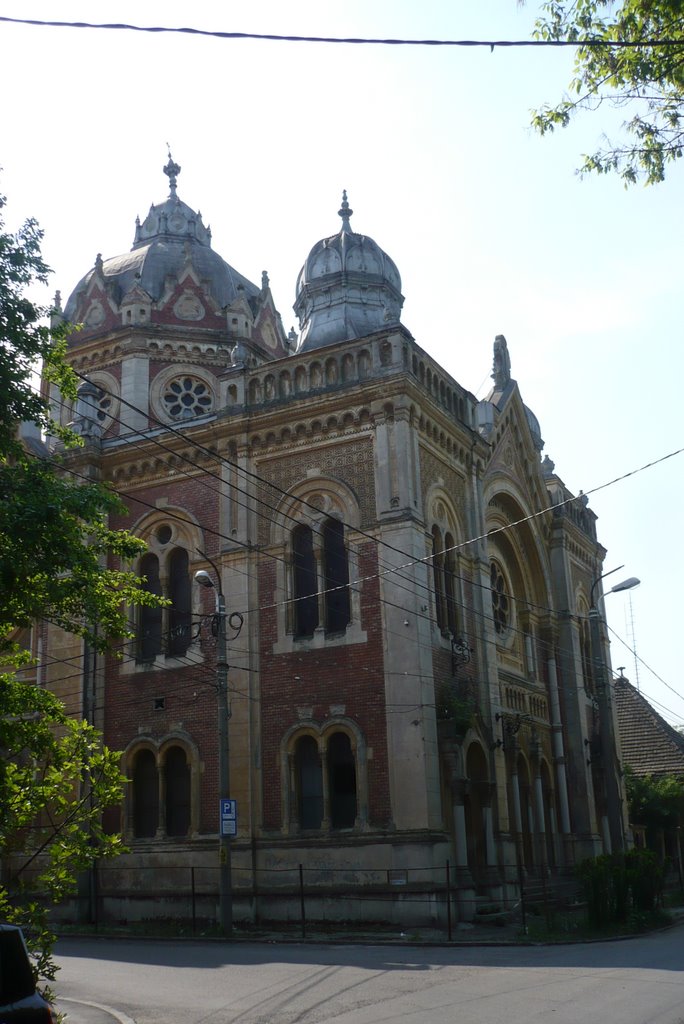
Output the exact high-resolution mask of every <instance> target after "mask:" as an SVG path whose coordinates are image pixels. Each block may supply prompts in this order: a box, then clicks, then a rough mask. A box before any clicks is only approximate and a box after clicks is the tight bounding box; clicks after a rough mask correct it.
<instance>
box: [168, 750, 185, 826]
mask: <svg viewBox="0 0 684 1024" xmlns="http://www.w3.org/2000/svg"><path fill="white" fill-rule="evenodd" d="M189 828H190V766H189V765H188V760H187V757H186V756H185V751H184V750H183V748H182V747H171V749H170V750H169V752H168V753H167V755H166V834H167V836H186V835H187V834H188V830H189Z"/></svg>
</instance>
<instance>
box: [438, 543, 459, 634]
mask: <svg viewBox="0 0 684 1024" xmlns="http://www.w3.org/2000/svg"><path fill="white" fill-rule="evenodd" d="M432 572H433V577H434V587H435V616H436V618H437V626H438V628H439V629H440V631H441V632H442V633H447V632H449V633H451V635H452V636H454V637H455V636H456V635H457V633H458V606H457V602H456V554H455V542H454V538H453V537H452V535H451V534H450V533H446V534H445V535H444V537H442V531H441V530H440V528H439V527H438V526H433V528H432Z"/></svg>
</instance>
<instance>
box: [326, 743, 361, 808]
mask: <svg viewBox="0 0 684 1024" xmlns="http://www.w3.org/2000/svg"><path fill="white" fill-rule="evenodd" d="M328 786H329V797H330V825H331V827H332V828H353V827H354V822H355V821H356V764H355V762H354V753H353V751H352V748H351V743H350V742H349V737H348V736H347V734H346V733H344V732H336V733H333V735H332V736H331V737H330V741H329V743H328Z"/></svg>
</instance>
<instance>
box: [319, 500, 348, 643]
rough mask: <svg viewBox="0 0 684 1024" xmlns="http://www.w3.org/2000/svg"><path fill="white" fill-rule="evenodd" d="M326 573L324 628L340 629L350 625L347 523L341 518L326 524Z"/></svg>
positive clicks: (324, 538)
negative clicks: (345, 541) (345, 532)
mask: <svg viewBox="0 0 684 1024" xmlns="http://www.w3.org/2000/svg"><path fill="white" fill-rule="evenodd" d="M323 574H324V589H325V628H326V631H327V632H328V633H341V632H342V631H343V630H344V629H346V628H347V626H348V625H349V619H350V610H349V566H348V564H347V552H346V549H345V546H344V526H343V524H342V523H341V522H340V521H339V520H338V519H326V521H325V523H324V524H323Z"/></svg>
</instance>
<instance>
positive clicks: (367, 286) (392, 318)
mask: <svg viewBox="0 0 684 1024" xmlns="http://www.w3.org/2000/svg"><path fill="white" fill-rule="evenodd" d="M353 212H354V211H353V210H351V209H350V208H349V203H348V202H347V193H346V192H343V193H342V207H341V209H340V210H339V215H340V217H341V218H342V228H341V229H340V232H339V234H337V235H332V236H331V237H330V238H324V239H322V240H321V241H320V242H317V243H316V245H314V247H313V249H312V250H311V252H310V253H309V255H308V258H307V260H306V263H305V264H304V266H303V267H302V269H301V270H300V272H299V277H298V279H297V297H296V300H295V304H294V311H295V313H296V314H297V317H298V318H299V325H300V331H301V339H302V340H301V345H300V351H303V352H305V351H309V350H311V349H316V348H324V347H325V346H326V345H335V344H337V342H340V341H353V340H354V339H356V338H363V337H365V336H366V335H367V334H372V333H373V332H374V331H380V330H383V329H385V328H387V327H388V326H389V325H391V324H397V323H399V317H400V313H401V307H402V305H403V303H404V297H403V295H402V294H401V278H400V276H399V271H398V270H397V268H396V265H395V264H394V262H393V261H392V260H391V259H390V258H389V256H388V255H387V253H386V252H383V250H382V249H381V248H380V246H379V245H378V244H377V242H374V241H373V239H372V238H369V237H368V236H367V235H358V234H357V233H356V232H355V231H352V229H351V227H350V225H349V220H350V218H351V216H352V213H353Z"/></svg>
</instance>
